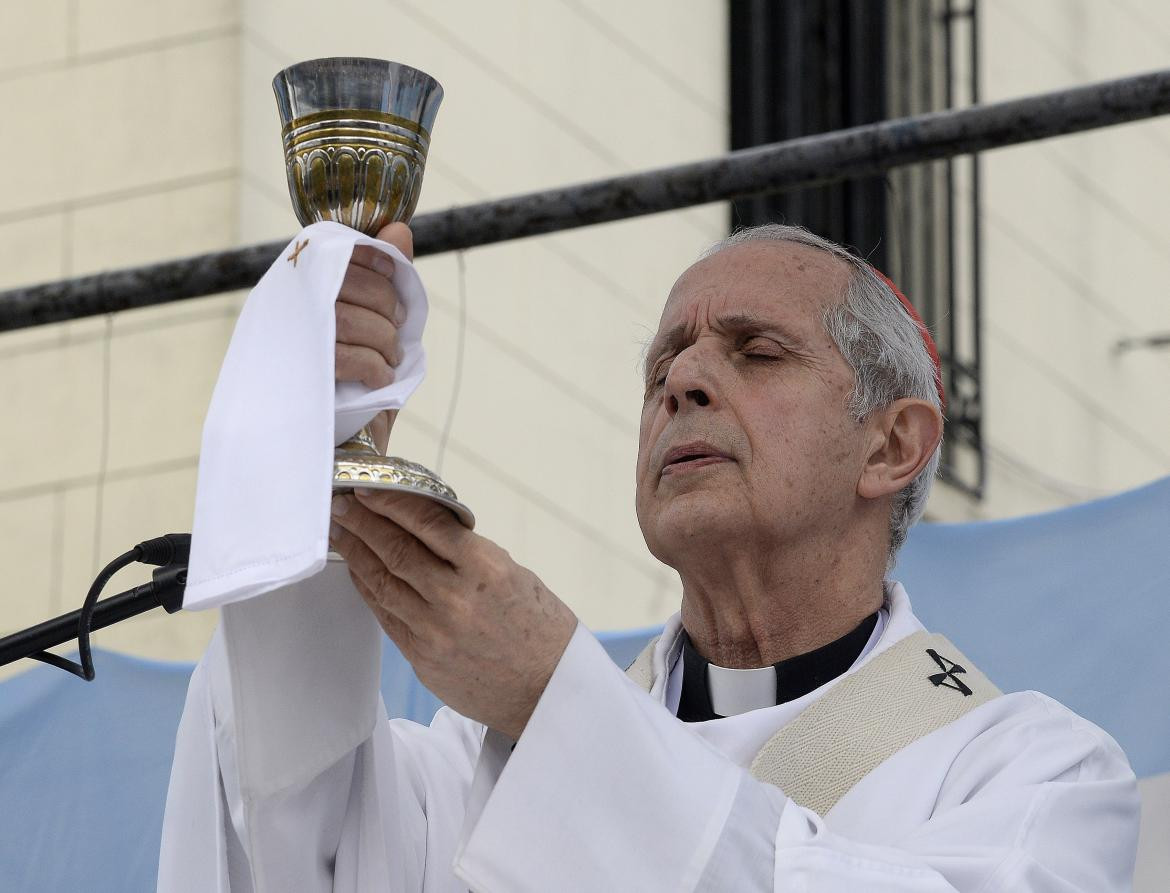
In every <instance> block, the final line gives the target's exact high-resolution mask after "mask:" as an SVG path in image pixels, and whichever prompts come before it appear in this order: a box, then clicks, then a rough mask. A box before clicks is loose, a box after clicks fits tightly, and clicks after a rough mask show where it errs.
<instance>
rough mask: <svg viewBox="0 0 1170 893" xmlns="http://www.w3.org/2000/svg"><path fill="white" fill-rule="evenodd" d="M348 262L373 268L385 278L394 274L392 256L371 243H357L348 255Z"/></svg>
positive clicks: (368, 268) (369, 268)
mask: <svg viewBox="0 0 1170 893" xmlns="http://www.w3.org/2000/svg"><path fill="white" fill-rule="evenodd" d="M349 262H350V263H351V264H357V265H358V266H359V267H365V268H366V269H367V270H373V271H374V272H375V273H377V274H378V275H379V276H382V277H383V278H385V279H389V278H391V277H392V276H393V275H394V258H392V257H391V256H390V255H388V254H387V253H386V252H385V251H383V250H382V249H381V248H376V247H374V246H373V245H358V246H357V247H356V248H354V250H353V254H352V255H350V258H349Z"/></svg>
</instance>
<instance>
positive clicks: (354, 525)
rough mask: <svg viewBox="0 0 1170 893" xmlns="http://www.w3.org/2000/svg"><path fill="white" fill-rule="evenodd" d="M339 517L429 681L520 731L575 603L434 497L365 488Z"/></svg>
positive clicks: (351, 552) (358, 568)
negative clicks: (566, 601) (553, 590)
mask: <svg viewBox="0 0 1170 893" xmlns="http://www.w3.org/2000/svg"><path fill="white" fill-rule="evenodd" d="M333 518H334V522H335V523H334V524H333V526H332V528H331V531H330V540H331V542H332V544H333V547H334V548H335V549H336V550H337V551H338V552H339V553H341V555H342V556H343V557H344V558H345V560H346V561H347V562H349V573H350V576H351V577H352V578H353V582H354V585H356V586H357V589H358V591H359V592H360V593H361V594H362V597H363V598H364V599H365V600H366V604H368V605H369V606H370V609H371V610H372V611H373V612H374V616H376V617H377V618H378V621H379V622H380V623H381V625H382V628H383V629H385V630H386V633H387V635H389V636H390V638H391V639H393V640H394V643H395V644H396V645H397V646H398V647H399V649H400V650H401V651H402V653H403V655H404V656H405V657H406V659H407V660H408V661H410V663H411V665H412V666H413V667H414V669H415V672H416V673H417V674H418V677H419V679H421V680H422V682H423V684H425V685H426V687H427V688H429V689H430V690H431V691H432V692H434V693H435V694H436V695H437V696H438V697H440V698H441V699H442V700H443V701H444V702H445V703H446V704H448V705H449V706H450V707H452V708H454V709H455V710H457V711H459V712H460V713H462V714H463V715H464V716H468V717H471V718H472V719H475V720H478V721H479V722H482V723H483V724H484V725H487V726H490V727H491V728H493V729H496V730H497V731H500V732H503V733H504V734H505V735H508V736H509V737H510V738H512V739H513V740H516V739H518V738H519V737H520V734H521V732H523V731H524V727H525V726H526V725H527V723H528V719H529V717H530V716H531V715H532V711H533V709H534V708H535V707H536V702H537V701H538V700H540V696H541V693H542V692H543V691H544V689H545V686H546V685H547V684H548V680H549V678H550V677H551V676H552V674H553V670H555V669H556V665H557V663H558V661H559V660H560V658H561V654H562V653H563V652H564V650H565V647H566V646H567V645H568V644H569V639H570V638H572V636H573V630H574V629H575V628H576V626H577V618H576V617H575V616H574V615H573V612H572V611H570V610H569V608H568V606H566V605H565V604H564V603H563V602H562V601H561V600H560V599H558V598H557V597H556V596H555V595H553V594H552V593H551V592H549V590H548V589H546V588H545V586H544V584H543V583H541V582H540V580H539V579H537V577H536V575H535V574H533V573H532V572H531V571H530V570H528V569H527V568H523V567H521V566H520V565H518V564H516V562H514V561H513V560H512V558H511V557H510V556H509V555H508V553H507V552H505V551H504V550H503V549H501V548H500V547H499V546H497V545H496V544H495V543H493V542H492V541H491V540H488V539H485V538H484V537H482V536H479V535H478V534H476V533H473V532H472V531H470V530H468V529H467V528H466V527H464V526H463V525H462V524H460V523H459V521H458V520H456V518H455V516H454V515H453V514H452V513H451V512H450V511H449V510H448V509H446V508H444V507H443V506H442V505H440V504H438V503H437V502H433V501H431V500H429V499H426V498H425V497H421V496H412V495H410V494H408V493H400V492H394V491H387V490H381V491H378V490H366V491H362V490H359V491H356V493H355V494H345V495H339V496H335V497H334V499H333Z"/></svg>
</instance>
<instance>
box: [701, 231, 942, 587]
mask: <svg viewBox="0 0 1170 893" xmlns="http://www.w3.org/2000/svg"><path fill="white" fill-rule="evenodd" d="M745 242H792V243H795V244H797V245H807V246H808V247H810V248H817V249H819V250H821V251H824V252H826V253H828V254H831V255H833V257H835V258H838V259H839V260H842V261H844V262H845V263H846V264H848V265H849V267H850V269H851V271H852V275H851V276H850V277H849V282H848V283H847V284H846V286H845V293H844V295H843V296H842V299H841V302H840V303H839V304H836V305H834V306H832V307H829V308H828V309H827V310H826V311H825V314H824V318H823V322H824V326H825V331H826V332H828V334H829V336H830V337H831V338H832V339H833V341H834V342H835V343H836V345H837V349H838V350H840V351H841V355H842V356H843V357H845V361H846V362H847V363H849V365H850V366H851V367H852V368H853V374H854V377H855V379H856V381H855V384H854V386H853V393H852V394H851V395H850V397H849V411H850V412H851V413H852V414H853V416H854V418H856V419H857V421H859V422H860V421H861V420H863V419H864V418H865V417H866V416H868V415H869V414H870V413H871V412H873V411H874V410H876V409H881V408H883V407H885V406H889V405H890V404H891V403H893V402H894V401H895V400H899V399H901V398H903V397H914V398H916V399H919V400H925V401H927V402H928V403H930V404H931V405H932V406H934V407H936V408H937V409H939V411H940V412H941V411H942V405H941V402H940V400H939V391H938V388H937V386H936V381H935V368H934V361H933V360H932V359H931V358H930V354H929V352H928V351H927V349H926V345H925V343H924V342H923V339H922V333H921V332H920V331H919V328H918V324H917V323H916V322H915V321H914V319H913V318H912V317H911V316H910V314H909V313H907V312H906V308H905V307H903V306H902V302H901V301H899V300H898V297H897V295H895V294H894V292H893V290H892V289H891V288H890V286H889V285H888V284H887V283H886V282H885V281H883V279H882V277H881V276H879V275H878V274H877V273H876V272H875V271H874V269H873V267H871V266H870V265H869V264H868V263H866V262H865V261H864V260H862V259H861V258H859V257H857V256H856V255H854V254H852V253H850V252H849V251H848V250H846V249H845V248H843V247H842V246H840V245H838V244H837V243H836V242H831V241H829V240H828V239H824V238H821V237H820V236H818V235H815V234H813V233H810V232H809V231H808V230H806V229H805V228H804V227H801V226H787V225H784V224H780V223H765V224H763V225H761V226H754V227H750V228H747V229H741V230H739V231H737V232H735V233H732V234H731V235H730V236H728V237H727V238H726V239H723V240H722V241H720V242H717V243H716V244H715V245H712V246H711V247H710V248H708V249H707V250H706V251H705V252H703V255H702V257H703V258H707V257H710V256H711V255H712V254H715V253H717V252H719V251H722V250H723V249H725V248H730V247H731V246H732V245H742V244H744V243H745ZM941 453H942V444H941V443H940V444H939V446H938V448H936V449H935V451H934V455H932V456H931V457H930V461H929V462H927V463H926V466H925V467H924V468H923V469H922V471H921V472H920V473H919V475H918V476H917V477H916V478H915V479H914V480H913V481H911V482H910V483H909V484H908V485H906V487H904V488H903V489H902V490H900V491H899V492H898V493H897V494H896V495H895V496H894V502H893V505H892V507H891V510H890V548H889V564H888V566H889V567H892V566H893V563H894V556H896V555H897V553H898V550H899V549H900V548H902V544H903V543H905V542H906V534H907V533H908V532H909V530H910V528H911V527H912V526H913V525H914V523H915V522H916V521H917V520H918V519H919V518H921V517H922V512H923V510H924V509H925V508H926V501H927V499H928V498H929V497H930V488H931V485H932V484H933V482H934V476H935V474H936V473H937V472H938V463H939V458H940V455H941Z"/></svg>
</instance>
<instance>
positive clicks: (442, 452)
mask: <svg viewBox="0 0 1170 893" xmlns="http://www.w3.org/2000/svg"><path fill="white" fill-rule="evenodd" d="M455 263H456V264H457V265H458V267H459V331H458V334H457V336H456V342H455V383H454V384H453V385H452V386H451V402H450V403H449V404H448V405H447V420H446V421H445V422H444V423H443V433H442V434H441V435H440V437H439V455H438V457H437V458H436V459H435V473H436V474H437V475H439V477H442V476H443V459H444V458H446V455H447V441H448V440H449V439H450V437H451V426H452V425H453V424H454V423H455V407H456V406H457V405H458V403H459V391H460V390H461V389H462V387H463V349H464V346H465V345H466V343H467V264H466V261H465V260H464V252H462V251H459V252H457V253H456V254H455Z"/></svg>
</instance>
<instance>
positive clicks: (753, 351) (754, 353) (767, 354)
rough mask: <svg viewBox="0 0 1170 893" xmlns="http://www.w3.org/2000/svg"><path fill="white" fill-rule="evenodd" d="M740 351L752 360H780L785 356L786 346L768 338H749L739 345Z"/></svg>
mask: <svg viewBox="0 0 1170 893" xmlns="http://www.w3.org/2000/svg"><path fill="white" fill-rule="evenodd" d="M739 351H740V353H742V354H743V355H744V356H745V357H747V358H748V359H750V360H779V359H782V358H783V357H784V348H783V347H781V346H780V345H779V344H777V343H776V342H775V341H772V340H770V339H768V338H749V339H747V340H746V341H745V342H743V343H742V344H741V345H740V346H739Z"/></svg>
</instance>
